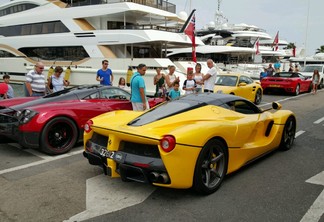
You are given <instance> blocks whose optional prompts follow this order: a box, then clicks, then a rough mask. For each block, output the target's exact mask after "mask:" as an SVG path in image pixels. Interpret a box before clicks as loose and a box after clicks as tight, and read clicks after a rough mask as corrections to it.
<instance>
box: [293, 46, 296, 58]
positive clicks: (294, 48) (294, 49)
mask: <svg viewBox="0 0 324 222" xmlns="http://www.w3.org/2000/svg"><path fill="white" fill-rule="evenodd" d="M292 54H293V57H296V47H295V46H294V47H293V49H292Z"/></svg>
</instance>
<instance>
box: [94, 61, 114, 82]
mask: <svg viewBox="0 0 324 222" xmlns="http://www.w3.org/2000/svg"><path fill="white" fill-rule="evenodd" d="M108 64H109V63H108V60H103V61H102V68H101V69H99V70H98V71H97V78H96V79H97V81H99V82H100V84H101V85H105V86H111V85H112V83H113V81H114V76H113V74H112V71H111V69H110V68H108Z"/></svg>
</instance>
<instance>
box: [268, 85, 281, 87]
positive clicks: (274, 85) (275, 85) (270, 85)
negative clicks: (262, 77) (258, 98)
mask: <svg viewBox="0 0 324 222" xmlns="http://www.w3.org/2000/svg"><path fill="white" fill-rule="evenodd" d="M270 87H281V86H280V85H270Z"/></svg>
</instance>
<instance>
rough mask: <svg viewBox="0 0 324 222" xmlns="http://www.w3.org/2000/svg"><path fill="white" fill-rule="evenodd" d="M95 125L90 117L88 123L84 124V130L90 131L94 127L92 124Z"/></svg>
mask: <svg viewBox="0 0 324 222" xmlns="http://www.w3.org/2000/svg"><path fill="white" fill-rule="evenodd" d="M92 125H93V121H92V120H91V119H90V120H88V121H87V122H86V124H85V125H84V131H85V132H86V133H89V132H90V131H91V130H92V129H91V126H92Z"/></svg>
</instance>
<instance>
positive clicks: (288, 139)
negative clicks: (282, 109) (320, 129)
mask: <svg viewBox="0 0 324 222" xmlns="http://www.w3.org/2000/svg"><path fill="white" fill-rule="evenodd" d="M295 134H296V120H295V118H294V117H293V116H290V117H289V118H288V119H287V121H286V123H285V127H284V130H283V132H282V136H281V142H280V148H281V149H282V150H289V149H290V148H291V147H292V145H293V143H294V140H295Z"/></svg>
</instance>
